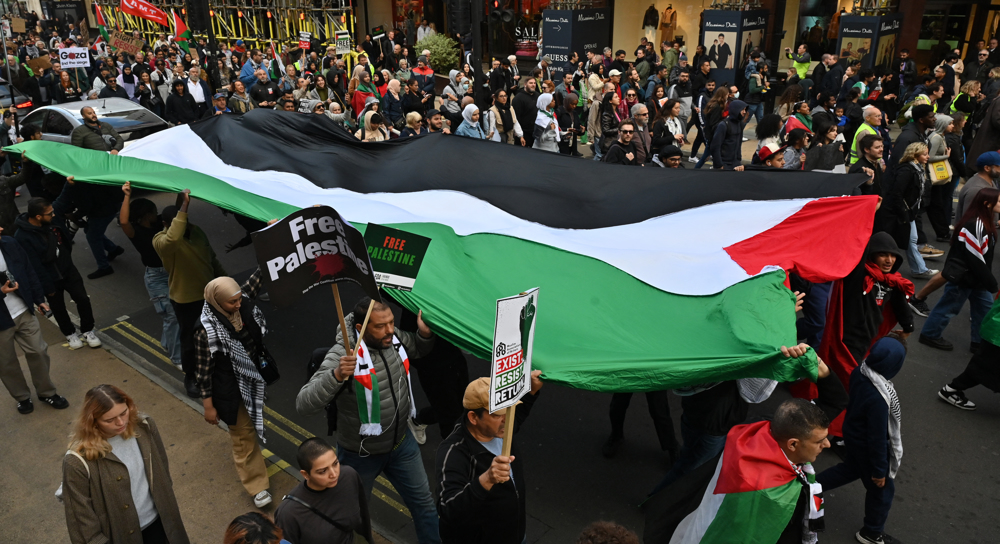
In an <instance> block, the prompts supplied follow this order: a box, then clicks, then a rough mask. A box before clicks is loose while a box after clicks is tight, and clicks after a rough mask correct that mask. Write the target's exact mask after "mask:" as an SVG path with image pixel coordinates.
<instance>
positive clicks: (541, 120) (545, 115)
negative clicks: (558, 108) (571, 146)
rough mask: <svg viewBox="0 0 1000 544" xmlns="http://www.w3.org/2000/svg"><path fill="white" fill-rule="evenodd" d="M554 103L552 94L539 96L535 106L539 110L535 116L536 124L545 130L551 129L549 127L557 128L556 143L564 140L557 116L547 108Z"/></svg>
mask: <svg viewBox="0 0 1000 544" xmlns="http://www.w3.org/2000/svg"><path fill="white" fill-rule="evenodd" d="M551 103H552V93H542V94H540V95H538V99H537V100H535V106H536V107H537V108H538V114H536V115H535V124H536V125H538V126H540V127H542V128H543V129H545V130H548V129H549V125H555V126H556V141H560V140H562V132H561V131H560V130H559V122H558V121H556V116H555V114H553V113H550V112H549V111H548V110H547V109H546V108H548V107H549V104H551Z"/></svg>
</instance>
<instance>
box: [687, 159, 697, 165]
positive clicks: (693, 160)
mask: <svg viewBox="0 0 1000 544" xmlns="http://www.w3.org/2000/svg"><path fill="white" fill-rule="evenodd" d="M688 162H690V163H693V164H698V157H688Z"/></svg>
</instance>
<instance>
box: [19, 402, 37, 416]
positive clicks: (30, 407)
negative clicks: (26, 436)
mask: <svg viewBox="0 0 1000 544" xmlns="http://www.w3.org/2000/svg"><path fill="white" fill-rule="evenodd" d="M17 411H18V413H21V414H30V413H31V412H34V411H35V405H34V404H32V402H31V399H28V400H19V401H17Z"/></svg>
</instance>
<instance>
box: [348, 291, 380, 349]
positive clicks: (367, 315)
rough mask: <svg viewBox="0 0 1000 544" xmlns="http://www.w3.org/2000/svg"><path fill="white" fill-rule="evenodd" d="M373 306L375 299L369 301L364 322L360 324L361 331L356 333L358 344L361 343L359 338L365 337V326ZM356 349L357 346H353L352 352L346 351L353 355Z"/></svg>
mask: <svg viewBox="0 0 1000 544" xmlns="http://www.w3.org/2000/svg"><path fill="white" fill-rule="evenodd" d="M374 307H375V299H372V301H371V303H369V304H368V313H366V314H365V322H364V323H362V324H361V332H359V333H358V344H359V345H360V344H361V339H362V338H364V337H365V328H367V327H368V318H369V317H371V316H372V308H374ZM357 351H358V350H357V347H355V349H354V352H353V353H352V352H348V353H351V355H354V353H356V352H357Z"/></svg>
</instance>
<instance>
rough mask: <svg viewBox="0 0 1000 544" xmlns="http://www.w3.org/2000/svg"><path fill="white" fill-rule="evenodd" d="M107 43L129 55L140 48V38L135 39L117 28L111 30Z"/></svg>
mask: <svg viewBox="0 0 1000 544" xmlns="http://www.w3.org/2000/svg"><path fill="white" fill-rule="evenodd" d="M108 45H109V46H110V47H111V48H113V49H117V50H119V51H123V52H125V53H128V54H129V55H135V54H136V53H138V52H139V50H140V49H142V40H137V39H135V38H133V37H131V36H129V35H128V34H126V33H124V32H121V31H119V30H113V31H111V40H110V41H109V42H108Z"/></svg>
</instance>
